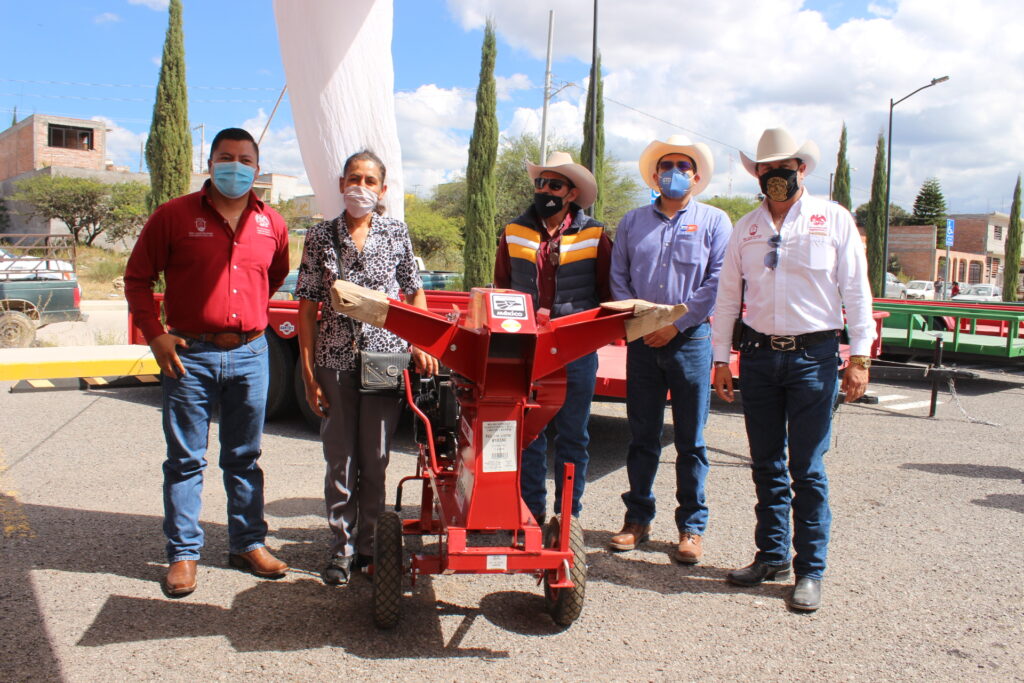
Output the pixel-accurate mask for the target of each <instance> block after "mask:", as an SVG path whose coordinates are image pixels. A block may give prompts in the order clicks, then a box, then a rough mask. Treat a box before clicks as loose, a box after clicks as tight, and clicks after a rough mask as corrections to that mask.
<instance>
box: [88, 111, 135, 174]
mask: <svg viewBox="0 0 1024 683" xmlns="http://www.w3.org/2000/svg"><path fill="white" fill-rule="evenodd" d="M92 120H93V121H101V122H103V123H104V124H105V125H106V127H107V138H106V153H107V159H108V160H110V161H112V162H114V164H115V165H117V166H127V167H128V168H129V170H131V171H138V170H139V154H140V150H141V149H142V145H143V144H145V142H146V138H147V137H148V136H149V134H148V133H133V132H132V131H130V130H128V129H127V128H124V127H122V126H120V125H118V124H117V123H116V122H115V121H114V120H113V119H109V118H107V117H105V116H94V117H92Z"/></svg>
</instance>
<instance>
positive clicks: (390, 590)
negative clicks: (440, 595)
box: [373, 511, 403, 629]
mask: <svg viewBox="0 0 1024 683" xmlns="http://www.w3.org/2000/svg"><path fill="white" fill-rule="evenodd" d="M402 573H403V559H402V519H401V517H399V516H398V514H396V513H394V512H390V511H388V512H382V513H381V515H380V517H378V518H377V527H376V529H374V533H373V623H374V624H375V625H376V626H377V628H381V629H390V628H394V627H395V626H396V625H397V624H398V617H399V616H400V614H401V600H402Z"/></svg>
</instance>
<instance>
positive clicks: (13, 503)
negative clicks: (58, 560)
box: [0, 449, 36, 538]
mask: <svg viewBox="0 0 1024 683" xmlns="http://www.w3.org/2000/svg"><path fill="white" fill-rule="evenodd" d="M6 472H7V461H6V459H5V458H4V452H3V449H0V529H2V530H3V535H4V538H34V537H35V535H36V533H35V532H34V531H33V530H32V526H31V525H30V524H29V522H28V515H26V514H25V508H23V507H22V505H21V503H20V502H18V492H17V491H9V490H7V487H6V483H5V481H4V479H5V477H4V474H6Z"/></svg>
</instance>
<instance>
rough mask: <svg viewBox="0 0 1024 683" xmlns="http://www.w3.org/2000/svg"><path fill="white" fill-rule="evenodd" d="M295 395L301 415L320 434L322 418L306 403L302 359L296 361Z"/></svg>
mask: <svg viewBox="0 0 1024 683" xmlns="http://www.w3.org/2000/svg"><path fill="white" fill-rule="evenodd" d="M293 374H294V378H293V380H292V381H293V383H294V387H293V388H294V394H295V405H297V406H298V407H299V413H300V414H301V415H302V417H303V418H305V420H306V424H308V425H309V426H310V427H311V428H312V429H313V431H315V432H316V433H317V434H319V433H320V420H321V418H320V416H319V415H317V414H316V413H314V412H313V409H312V408H310V407H309V403H307V402H306V383H305V382H303V381H302V359H301V358H296V359H295V370H294V373H293Z"/></svg>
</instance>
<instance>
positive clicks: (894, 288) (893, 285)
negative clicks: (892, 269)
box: [885, 273, 907, 299]
mask: <svg viewBox="0 0 1024 683" xmlns="http://www.w3.org/2000/svg"><path fill="white" fill-rule="evenodd" d="M885 298H886V299H906V298H907V286H906V285H905V284H903V283H902V282H900V281H899V278H897V277H896V276H895V275H893V274H892V273H886V274H885Z"/></svg>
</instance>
